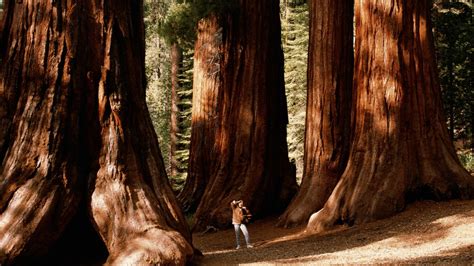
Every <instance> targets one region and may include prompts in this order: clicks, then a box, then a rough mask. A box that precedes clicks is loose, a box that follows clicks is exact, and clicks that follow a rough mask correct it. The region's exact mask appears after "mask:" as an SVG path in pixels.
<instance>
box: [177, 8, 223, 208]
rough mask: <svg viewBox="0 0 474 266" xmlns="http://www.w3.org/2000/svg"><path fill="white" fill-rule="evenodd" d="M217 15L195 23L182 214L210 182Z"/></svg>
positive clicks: (218, 42)
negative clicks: (186, 171) (195, 37)
mask: <svg viewBox="0 0 474 266" xmlns="http://www.w3.org/2000/svg"><path fill="white" fill-rule="evenodd" d="M219 28H220V26H219V23H218V20H217V17H216V16H211V17H209V18H207V19H203V20H201V21H200V22H199V23H198V38H197V40H196V43H195V49H194V58H195V59H194V75H193V100H192V121H191V145H190V156H189V161H188V177H187V179H186V183H185V185H184V188H183V191H181V193H180V194H179V195H178V200H179V202H180V203H181V206H182V208H183V210H184V211H185V212H193V211H195V210H196V208H197V206H198V204H199V202H200V200H201V197H202V195H203V194H204V190H205V189H206V185H207V184H208V182H209V176H210V171H211V169H212V167H211V164H212V163H214V162H213V160H214V159H215V158H216V155H215V154H214V153H213V151H214V150H213V149H212V146H213V145H214V141H215V131H216V126H217V124H216V123H217V120H216V119H217V111H218V110H217V104H218V98H217V95H218V93H219V88H220V84H219V80H220V78H219V75H220V73H219V71H220V61H221V56H222V40H221V39H220V38H222V32H219Z"/></svg>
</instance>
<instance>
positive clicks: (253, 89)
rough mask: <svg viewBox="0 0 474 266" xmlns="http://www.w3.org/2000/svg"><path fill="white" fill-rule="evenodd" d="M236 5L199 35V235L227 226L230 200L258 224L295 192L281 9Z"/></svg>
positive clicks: (195, 143)
mask: <svg viewBox="0 0 474 266" xmlns="http://www.w3.org/2000/svg"><path fill="white" fill-rule="evenodd" d="M239 3H240V6H239V7H238V9H237V10H235V11H234V12H232V13H229V14H227V15H222V16H220V17H219V18H214V17H211V18H209V19H208V20H209V21H208V22H205V23H208V24H207V25H202V27H201V30H200V31H199V32H198V44H199V43H202V45H201V47H196V53H197V54H196V55H195V64H196V69H195V72H194V73H195V75H197V76H198V77H196V78H195V81H196V80H197V81H198V82H196V83H195V84H194V86H195V87H194V91H193V128H192V130H193V137H192V141H191V151H190V152H191V153H190V166H189V171H188V181H187V182H194V183H195V184H196V185H200V184H206V183H205V182H203V181H201V180H203V179H204V178H208V179H209V181H208V182H207V185H206V186H205V188H203V189H204V192H203V196H202V198H201V200H200V201H199V205H198V207H197V210H196V213H195V220H196V224H195V229H196V230H200V229H203V228H205V226H207V225H213V226H217V227H223V226H227V225H229V224H230V223H231V211H230V209H229V203H230V202H231V201H232V200H234V199H243V200H244V202H245V204H246V205H247V206H249V207H250V209H251V210H252V211H253V213H254V214H255V215H256V216H257V217H259V216H263V215H266V214H269V213H275V212H279V211H281V210H283V208H285V207H286V205H287V204H288V202H289V200H290V199H291V197H292V196H293V194H294V192H295V190H296V181H295V172H294V170H292V168H291V166H290V163H289V159H288V148H287V143H286V124H287V122H288V118H287V110H286V98H285V91H284V81H283V53H282V49H281V39H280V38H281V36H280V20H279V5H278V2H274V1H250V0H242V1H239ZM231 14H232V15H231ZM214 20H215V21H214ZM205 29H206V30H205ZM207 31H208V32H207ZM206 51H207V52H206ZM207 53H212V54H207ZM209 59H212V60H209ZM206 60H207V61H206ZM195 110H202V111H195ZM205 110H211V111H209V112H206V111H205ZM203 114H204V115H203ZM209 131H213V132H212V134H209V135H207V134H206V132H209ZM199 134H202V135H199ZM203 153H206V157H200V156H201V155H202V154H203ZM207 158H209V160H208V159H207ZM196 179H200V180H196ZM200 189H202V188H200Z"/></svg>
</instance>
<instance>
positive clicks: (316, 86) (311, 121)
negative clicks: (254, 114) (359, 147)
mask: <svg viewBox="0 0 474 266" xmlns="http://www.w3.org/2000/svg"><path fill="white" fill-rule="evenodd" d="M309 13H310V24H309V27H310V28H309V32H310V35H309V51H308V99H307V105H306V106H307V107H306V130H305V151H304V154H305V155H304V170H303V180H302V182H301V188H300V190H299V191H298V194H297V195H296V197H295V198H294V199H293V201H292V202H291V204H290V205H289V207H288V208H287V210H286V211H285V213H284V214H283V215H282V216H280V220H279V223H278V224H279V225H282V226H286V227H288V226H294V225H299V224H302V223H306V222H307V221H308V218H309V216H310V215H311V214H312V213H313V212H315V211H317V210H319V209H321V208H322V207H323V205H324V203H325V202H326V200H327V199H328V197H329V195H330V194H331V192H332V190H333V189H334V187H335V186H336V184H337V181H338V180H339V178H340V177H341V175H342V173H343V171H344V169H345V166H346V163H347V158H348V155H349V136H350V121H351V119H350V116H351V95H352V92H351V89H352V68H353V58H354V56H353V45H352V44H353V30H352V28H353V27H352V21H353V20H352V18H353V3H351V1H347V0H338V1H330V0H313V1H310V12H309Z"/></svg>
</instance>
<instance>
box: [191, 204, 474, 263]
mask: <svg viewBox="0 0 474 266" xmlns="http://www.w3.org/2000/svg"><path fill="white" fill-rule="evenodd" d="M275 221H276V220H275V219H269V220H264V221H257V222H255V223H254V224H250V225H249V226H248V228H249V231H250V235H251V238H252V242H253V243H254V245H255V248H253V249H241V250H235V249H234V242H235V240H234V232H233V229H229V230H224V231H219V232H216V233H207V234H204V235H203V234H199V233H198V234H195V235H194V244H195V246H196V247H197V248H198V249H200V250H201V251H202V252H203V254H204V257H203V258H202V259H201V260H200V264H202V265H235V264H255V265H262V264H267V265H268V264H296V265H308V264H379V263H404V264H406V263H442V264H458V265H459V264H463V265H474V200H471V201H449V202H432V201H424V202H417V203H414V204H412V205H410V206H409V207H408V208H407V209H406V211H404V212H402V213H400V214H399V215H397V216H394V217H392V218H389V219H385V220H380V221H376V222H373V223H370V224H365V225H358V226H354V227H351V228H341V229H338V230H335V231H333V232H329V233H325V234H321V235H313V236H309V237H302V236H298V232H300V231H301V230H302V229H303V228H301V227H300V228H293V229H282V228H276V227H274V226H273V224H275Z"/></svg>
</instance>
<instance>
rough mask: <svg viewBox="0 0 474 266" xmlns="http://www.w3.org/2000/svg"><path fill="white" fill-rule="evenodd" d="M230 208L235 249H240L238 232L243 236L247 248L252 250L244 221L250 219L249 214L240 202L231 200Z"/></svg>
mask: <svg viewBox="0 0 474 266" xmlns="http://www.w3.org/2000/svg"><path fill="white" fill-rule="evenodd" d="M230 207H231V208H232V224H233V225H234V230H235V239H236V241H237V246H236V247H235V249H239V248H240V231H242V234H244V237H245V243H246V244H247V248H253V246H252V245H251V244H250V236H249V231H248V230H247V226H245V221H246V220H248V219H249V218H250V212H249V211H248V210H247V208H246V207H244V202H243V201H242V200H233V201H232V202H231V203H230Z"/></svg>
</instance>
